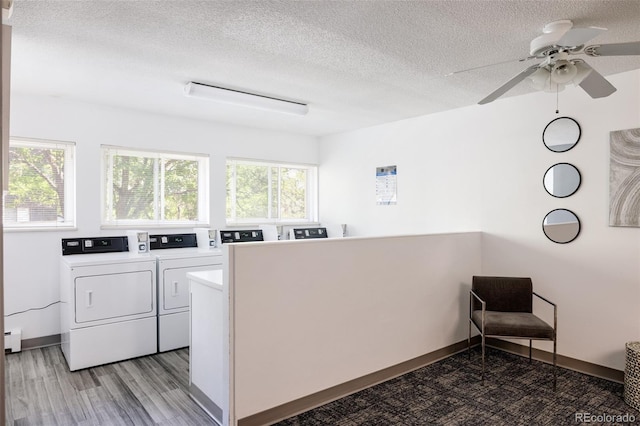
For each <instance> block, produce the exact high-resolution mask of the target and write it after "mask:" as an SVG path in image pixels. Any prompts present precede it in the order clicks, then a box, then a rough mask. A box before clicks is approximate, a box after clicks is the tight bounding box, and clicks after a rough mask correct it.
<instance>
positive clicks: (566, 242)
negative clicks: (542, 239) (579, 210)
mask: <svg viewBox="0 0 640 426" xmlns="http://www.w3.org/2000/svg"><path fill="white" fill-rule="evenodd" d="M560 210H564V211H566V212H569V213H571V214H572V215H573V217H575V218H576V223H577V224H578V229H577V231H576V233H575V235H574V236H573V237H571V239H567V240H566V241H556V240H554V239H553V238H551V237H550V236H549V234H547V231H546V229H545V225H544V222H545V220H546V219H547V217H549V215H550V214H551V213H553V212H557V211H560ZM581 229H582V224H581V223H580V219H579V218H578V216H577V215H576V214H575V213H574V212H572V211H571V210H569V209H554V210H551V211H550V212H549V213H547V214H546V215H545V216H544V218H543V219H542V232H543V233H544V235H545V236H546V237H547V238H548V239H549V240H550V241H553V242H554V243H556V244H568V243H570V242H571V241H573V240H575V239H576V238H578V235H580V230H581Z"/></svg>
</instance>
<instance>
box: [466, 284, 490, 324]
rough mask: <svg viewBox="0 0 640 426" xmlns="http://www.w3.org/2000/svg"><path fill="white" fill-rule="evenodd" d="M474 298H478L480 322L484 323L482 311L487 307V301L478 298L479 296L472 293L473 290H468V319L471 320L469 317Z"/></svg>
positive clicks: (471, 312)
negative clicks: (480, 312)
mask: <svg viewBox="0 0 640 426" xmlns="http://www.w3.org/2000/svg"><path fill="white" fill-rule="evenodd" d="M474 298H476V299H478V301H479V302H480V304H481V305H482V323H483V325H484V311H485V310H486V308H487V302H485V301H484V300H482V299H481V298H480V296H478V295H477V294H475V293H474V291H473V290H471V291H469V320H471V317H472V315H473V299H474Z"/></svg>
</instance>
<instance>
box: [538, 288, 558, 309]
mask: <svg viewBox="0 0 640 426" xmlns="http://www.w3.org/2000/svg"><path fill="white" fill-rule="evenodd" d="M533 295H534V296H536V297H537V298H539V299H541V300H544V301H545V302H547V303H548V304H550V305H553V306H554V307H555V306H556V304H555V303H553V302H552V301H551V300H549V299H546V298H544V297H542V296H540V295H539V294H538V293H536V292H535V291H534V292H533Z"/></svg>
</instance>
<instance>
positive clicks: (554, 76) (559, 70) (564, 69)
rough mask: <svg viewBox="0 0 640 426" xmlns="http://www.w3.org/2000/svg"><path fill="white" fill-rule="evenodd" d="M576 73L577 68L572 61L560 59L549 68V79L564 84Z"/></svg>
mask: <svg viewBox="0 0 640 426" xmlns="http://www.w3.org/2000/svg"><path fill="white" fill-rule="evenodd" d="M577 73H578V69H577V68H576V66H575V65H573V63H572V62H570V61H567V60H560V61H557V62H556V63H555V65H554V66H553V69H552V70H551V80H553V82H554V83H558V84H566V83H569V82H570V81H571V80H573V78H574V77H575V76H576V74H577Z"/></svg>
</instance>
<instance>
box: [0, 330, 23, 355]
mask: <svg viewBox="0 0 640 426" xmlns="http://www.w3.org/2000/svg"><path fill="white" fill-rule="evenodd" d="M21 350H22V331H21V330H9V331H5V332H4V351H5V352H11V353H13V352H20V351H21Z"/></svg>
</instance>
